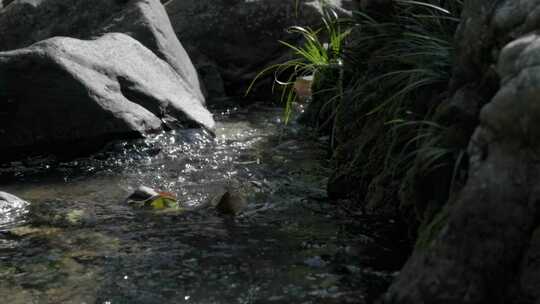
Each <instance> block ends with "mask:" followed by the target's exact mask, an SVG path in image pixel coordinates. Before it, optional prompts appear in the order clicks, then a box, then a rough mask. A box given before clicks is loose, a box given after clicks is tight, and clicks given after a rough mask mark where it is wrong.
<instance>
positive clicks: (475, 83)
mask: <svg viewBox="0 0 540 304" xmlns="http://www.w3.org/2000/svg"><path fill="white" fill-rule="evenodd" d="M538 12H540V2H539V1H526V0H522V1H515V0H505V1H496V0H491V1H486V0H470V1H466V2H465V8H464V13H463V20H462V23H461V27H460V31H459V33H458V36H457V38H458V40H457V42H456V44H457V50H458V54H457V57H456V60H457V61H456V65H457V66H456V69H455V71H454V81H453V87H454V89H455V90H456V91H457V94H459V92H460V91H462V90H463V89H467V90H472V91H474V92H475V94H474V95H475V96H477V97H475V99H480V100H482V99H487V100H484V101H483V102H484V103H485V105H484V106H483V108H482V110H481V113H480V118H479V120H480V124H479V126H478V127H477V128H476V130H475V131H474V134H473V136H472V139H471V141H470V143H469V147H468V156H469V171H468V179H467V182H466V185H465V186H464V188H463V189H462V190H461V191H460V193H459V194H458V195H457V197H456V198H455V199H453V200H451V201H450V202H448V204H447V205H446V206H445V207H444V209H443V210H442V211H440V212H439V214H438V215H437V216H435V218H434V220H433V221H432V222H431V223H430V224H429V225H428V226H427V227H426V228H425V229H424V230H423V231H422V232H421V234H420V236H419V241H418V242H417V246H416V248H415V250H414V252H413V254H412V256H411V258H410V259H409V261H408V262H407V264H406V265H405V267H404V268H403V270H402V271H401V273H400V275H399V276H398V278H397V280H396V281H395V282H394V283H393V285H392V286H391V288H390V289H389V291H388V293H387V295H386V296H385V299H384V300H385V303H407V304H408V303H447V304H452V303H455V304H458V303H470V304H472V303H478V304H480V303H495V304H496V303H531V304H532V303H540V263H539V258H540V224H539V223H540V166H539V163H538V159H539V158H540V152H539V151H540V140H539V138H540V124H539V122H540V106H539V105H540V77H539V75H540V68H539V66H540V36H539V35H538V34H537V30H538V29H539V28H540V27H539V26H538V25H539V24H540V14H538ZM497 80H500V81H497ZM465 97H466V96H465Z"/></svg>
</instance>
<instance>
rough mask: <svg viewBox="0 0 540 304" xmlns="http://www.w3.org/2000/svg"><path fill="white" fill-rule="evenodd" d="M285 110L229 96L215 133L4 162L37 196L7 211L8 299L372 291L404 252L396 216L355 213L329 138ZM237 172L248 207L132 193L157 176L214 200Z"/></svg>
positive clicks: (244, 297)
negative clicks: (225, 208)
mask: <svg viewBox="0 0 540 304" xmlns="http://www.w3.org/2000/svg"><path fill="white" fill-rule="evenodd" d="M280 116H281V110H280V109H273V108H265V107H262V106H254V107H251V108H250V109H249V110H237V109H235V110H229V111H224V112H222V113H221V114H220V115H219V116H218V121H219V123H218V130H217V137H216V138H215V139H212V138H210V137H209V136H207V135H206V134H205V133H204V132H202V131H200V130H185V131H176V132H174V131H173V132H168V133H162V134H158V135H155V136H153V137H150V138H147V139H145V140H140V141H125V142H116V143H114V144H111V145H110V146H109V147H108V148H107V149H105V150H103V152H101V153H98V154H96V155H93V156H91V157H88V158H84V159H77V160H73V161H70V162H66V163H58V162H55V161H54V160H52V159H36V160H29V161H27V162H26V163H14V164H11V165H12V166H11V167H9V168H3V169H1V173H2V175H3V176H4V180H6V179H8V180H9V182H6V183H5V184H4V185H2V187H1V190H3V191H7V192H10V193H13V194H15V195H18V196H20V197H22V198H24V199H27V200H29V201H30V202H31V206H30V207H29V208H28V209H27V210H26V209H25V210H26V211H27V214H26V213H24V212H23V214H25V221H23V222H17V225H16V227H13V225H9V226H8V225H3V226H2V224H1V223H0V231H1V232H0V295H1V297H2V299H4V302H5V303H369V302H371V301H372V299H373V297H374V296H375V295H376V294H378V293H380V292H381V291H382V290H384V288H385V287H386V286H387V284H388V282H389V280H391V279H392V277H393V276H394V271H396V269H398V267H399V266H400V264H401V260H399V259H401V257H400V258H396V257H395V256H394V250H395V248H398V247H399V246H400V245H396V244H393V243H392V242H391V241H388V240H386V239H384V238H383V237H380V236H378V235H377V233H378V232H380V231H381V229H386V228H376V229H375V230H376V231H374V230H373V227H393V226H392V224H389V223H388V222H387V220H386V219H385V220H381V221H375V222H374V221H371V222H368V221H366V222H365V223H362V222H358V221H354V220H351V218H350V216H347V215H345V214H343V213H342V212H341V211H340V209H339V208H336V207H335V206H334V205H331V204H329V203H328V202H327V198H326V194H325V191H323V190H322V189H324V187H325V185H326V178H325V177H326V176H328V174H329V172H328V166H327V164H326V161H325V159H326V157H327V151H326V146H327V144H326V142H325V141H324V140H321V139H320V138H316V137H314V136H313V135H310V134H311V133H310V132H309V131H307V130H303V129H301V128H298V127H296V126H290V127H287V128H286V129H282V128H281V123H280V121H279V118H280ZM280 130H281V131H280ZM6 176H7V177H8V178H6ZM231 180H234V181H235V182H237V183H238V184H239V185H240V189H241V191H242V192H243V193H244V195H245V196H246V197H247V199H248V202H249V207H248V210H247V211H246V212H245V213H244V215H241V216H239V217H236V218H230V217H222V216H219V215H218V214H217V213H216V212H215V211H214V210H213V209H212V208H199V209H197V208H195V209H194V210H191V211H184V212H180V211H174V210H173V211H151V210H140V209H134V208H132V207H130V206H128V205H126V204H125V203H124V202H123V201H124V199H125V198H126V197H127V195H128V194H129V193H130V192H131V191H133V189H135V188H136V187H137V186H138V185H148V186H150V187H154V188H157V189H161V190H165V191H168V192H173V193H176V194H177V195H178V197H179V198H180V200H181V201H182V203H184V204H185V205H186V206H190V207H197V206H204V204H205V203H206V202H208V201H209V200H211V198H212V197H213V196H215V195H217V194H218V193H222V191H223V189H224V187H225V186H226V185H227V184H228V183H230V182H231ZM26 211H25V212H26ZM396 256H399V254H398V255H396ZM381 257H384V258H383V260H382V261H381ZM394 259H395V260H394ZM396 260H399V262H396Z"/></svg>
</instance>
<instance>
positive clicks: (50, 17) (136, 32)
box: [0, 0, 203, 99]
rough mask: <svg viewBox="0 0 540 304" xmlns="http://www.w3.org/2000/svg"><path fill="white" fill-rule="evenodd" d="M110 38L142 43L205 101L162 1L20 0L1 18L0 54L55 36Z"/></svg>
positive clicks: (192, 68)
mask: <svg viewBox="0 0 540 304" xmlns="http://www.w3.org/2000/svg"><path fill="white" fill-rule="evenodd" d="M66 16H69V17H66ZM111 32H121V33H125V34H127V35H129V36H131V37H133V38H135V39H136V40H138V41H139V42H141V43H142V44H143V45H144V46H146V47H147V48H149V49H150V50H151V51H152V52H154V53H155V54H156V55H157V56H158V57H159V58H161V59H163V60H165V61H166V62H167V63H169V64H170V65H171V67H173V69H174V70H175V71H176V72H177V73H178V74H179V75H181V76H182V77H183V78H184V80H185V81H186V82H187V83H188V84H190V87H191V88H190V90H192V91H193V94H194V95H196V96H197V97H199V98H201V99H203V97H202V93H201V90H200V87H199V81H198V76H197V72H196V70H195V68H194V66H193V64H192V63H191V60H190V58H189V57H188V55H187V53H186V51H185V49H184V48H183V46H182V44H181V43H180V42H179V41H178V38H177V37H176V35H175V33H174V31H173V29H172V27H171V24H170V21H169V18H168V16H167V12H166V11H165V9H164V7H163V6H162V5H161V3H160V2H159V1H158V0H133V1H124V0H16V1H14V2H13V3H12V4H11V5H10V6H9V7H7V8H6V9H5V10H4V12H2V15H1V16H0V37H2V39H0V50H3V51H5V50H13V49H18V48H23V47H27V46H29V45H31V44H33V43H35V42H38V41H41V40H44V39H47V38H51V37H54V36H66V37H72V38H79V39H91V38H93V37H96V36H101V35H103V34H105V33H111Z"/></svg>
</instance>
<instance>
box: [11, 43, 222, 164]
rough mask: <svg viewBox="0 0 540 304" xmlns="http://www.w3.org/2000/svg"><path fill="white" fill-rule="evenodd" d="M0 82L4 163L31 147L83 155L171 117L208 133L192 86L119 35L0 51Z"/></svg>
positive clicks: (207, 117)
mask: <svg viewBox="0 0 540 304" xmlns="http://www.w3.org/2000/svg"><path fill="white" fill-rule="evenodd" d="M0 82H4V83H5V84H6V86H7V88H8V91H7V96H5V97H4V98H3V101H5V102H8V105H7V106H5V107H4V108H2V110H3V113H1V114H3V117H4V118H5V119H3V120H2V121H1V122H0V149H2V151H3V153H2V157H3V158H6V157H7V158H9V157H13V156H18V155H19V153H21V152H24V153H27V152H31V151H33V150H35V149H36V148H37V149H39V150H40V151H51V152H55V153H59V154H63V153H73V152H85V151H87V150H91V149H96V145H97V147H99V144H102V143H104V142H105V141H107V140H110V139H114V138H124V137H127V136H142V135H143V134H145V133H147V132H155V131H159V130H161V129H162V128H163V126H164V122H163V121H164V120H166V121H167V123H168V124H169V122H170V121H171V119H174V120H176V121H177V123H178V124H179V125H182V126H203V127H205V128H207V129H209V130H212V129H213V128H214V121H213V118H212V115H211V114H210V113H209V112H208V110H207V109H206V108H205V107H204V104H203V102H202V100H201V99H200V98H199V97H198V96H197V95H196V94H195V93H194V91H193V90H192V89H191V85H190V84H189V83H188V82H187V81H186V80H185V79H184V78H183V77H181V76H180V75H179V74H178V73H176V72H175V70H174V69H173V68H171V66H170V65H169V64H167V62H165V61H163V60H161V59H160V58H158V57H157V56H156V55H155V54H154V53H153V52H151V51H150V50H149V49H147V48H146V47H144V46H143V45H142V44H140V43H139V42H138V41H136V40H135V39H133V38H131V37H129V36H127V35H125V34H120V33H112V34H106V35H104V36H102V37H99V38H97V39H95V40H79V39H74V38H67V37H57V38H51V39H48V40H45V41H42V42H39V43H36V44H34V45H32V46H30V47H28V48H24V49H20V50H15V51H9V52H1V53H0ZM35 113H39V115H36V114H35Z"/></svg>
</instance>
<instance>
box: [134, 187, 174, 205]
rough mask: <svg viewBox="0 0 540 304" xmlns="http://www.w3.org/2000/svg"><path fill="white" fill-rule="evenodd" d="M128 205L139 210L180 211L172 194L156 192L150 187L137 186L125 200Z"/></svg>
mask: <svg viewBox="0 0 540 304" xmlns="http://www.w3.org/2000/svg"><path fill="white" fill-rule="evenodd" d="M126 202H127V203H128V204H130V205H133V206H136V207H140V208H152V209H155V210H160V209H182V208H181V207H180V204H179V203H178V200H177V198H176V197H175V195H174V194H172V193H169V192H161V191H156V190H154V189H152V188H150V187H146V186H139V188H137V190H135V191H134V192H133V193H132V194H131V195H130V196H129V197H128V198H127V199H126Z"/></svg>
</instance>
